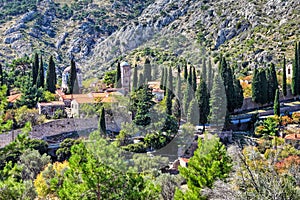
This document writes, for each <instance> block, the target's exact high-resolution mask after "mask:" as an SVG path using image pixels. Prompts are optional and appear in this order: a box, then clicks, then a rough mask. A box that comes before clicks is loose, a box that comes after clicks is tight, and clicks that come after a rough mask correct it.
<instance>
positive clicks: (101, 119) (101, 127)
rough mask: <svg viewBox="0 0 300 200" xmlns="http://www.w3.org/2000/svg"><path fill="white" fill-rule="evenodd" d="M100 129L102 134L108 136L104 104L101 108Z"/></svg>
mask: <svg viewBox="0 0 300 200" xmlns="http://www.w3.org/2000/svg"><path fill="white" fill-rule="evenodd" d="M98 130H99V133H100V135H102V136H106V122H105V110H104V107H103V106H102V107H101V110H100V116H99V124H98Z"/></svg>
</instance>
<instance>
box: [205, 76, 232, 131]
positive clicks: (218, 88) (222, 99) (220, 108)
mask: <svg viewBox="0 0 300 200" xmlns="http://www.w3.org/2000/svg"><path fill="white" fill-rule="evenodd" d="M227 101H228V100H227V99H226V92H225V87H224V84H223V81H222V78H221V76H219V75H218V74H216V75H215V78H214V82H213V88H212V91H211V97H210V102H209V107H210V114H209V119H210V123H211V124H214V125H216V126H220V127H221V128H222V127H223V126H224V123H225V117H226V113H227V108H226V105H227Z"/></svg>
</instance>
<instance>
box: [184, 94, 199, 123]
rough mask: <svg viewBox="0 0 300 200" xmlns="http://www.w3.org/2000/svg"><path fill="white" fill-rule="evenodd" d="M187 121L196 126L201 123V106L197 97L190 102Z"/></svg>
mask: <svg viewBox="0 0 300 200" xmlns="http://www.w3.org/2000/svg"><path fill="white" fill-rule="evenodd" d="M187 122H189V123H191V124H193V125H194V126H196V125H198V123H199V107H198V103H197V100H196V99H195V98H194V99H193V100H192V101H191V102H190V104H189V109H188V115H187Z"/></svg>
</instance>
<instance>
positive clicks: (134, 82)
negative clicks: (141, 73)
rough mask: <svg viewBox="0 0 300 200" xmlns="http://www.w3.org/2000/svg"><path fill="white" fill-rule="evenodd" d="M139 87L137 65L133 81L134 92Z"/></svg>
mask: <svg viewBox="0 0 300 200" xmlns="http://www.w3.org/2000/svg"><path fill="white" fill-rule="evenodd" d="M137 85H138V74H137V65H136V64H135V66H134V69H133V80H132V90H131V91H134V90H136V89H137Z"/></svg>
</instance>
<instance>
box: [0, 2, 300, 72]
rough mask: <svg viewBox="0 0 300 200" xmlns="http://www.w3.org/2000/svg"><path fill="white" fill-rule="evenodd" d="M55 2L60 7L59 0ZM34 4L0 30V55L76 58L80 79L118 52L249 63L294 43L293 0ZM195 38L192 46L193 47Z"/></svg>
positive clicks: (298, 14)
mask: <svg viewBox="0 0 300 200" xmlns="http://www.w3.org/2000/svg"><path fill="white" fill-rule="evenodd" d="M57 2H60V3H57ZM57 2H54V1H51V0H48V1H46V0H45V1H40V2H39V3H37V4H36V9H34V8H32V9H33V11H28V12H26V13H25V14H16V15H14V16H11V17H10V18H8V19H5V20H4V21H3V22H2V23H1V25H0V31H1V33H2V35H1V37H2V38H3V39H2V43H0V47H1V48H0V49H1V54H0V56H1V58H3V60H11V59H13V58H15V57H20V56H22V55H23V54H24V53H27V54H31V52H32V51H33V50H35V49H40V50H41V51H42V52H44V54H46V55H49V54H53V55H55V57H56V60H57V63H58V64H59V65H60V66H61V67H64V66H65V65H67V64H68V63H69V59H70V57H72V56H74V57H75V59H76V60H77V63H78V64H79V65H80V66H81V67H82V68H83V71H84V72H85V76H86V77H92V76H99V75H100V74H102V72H103V71H104V70H106V69H107V67H108V66H109V62H110V61H111V60H112V59H113V58H116V57H117V56H119V55H125V54H127V53H129V52H130V51H132V50H134V49H136V48H139V47H143V46H153V47H160V48H163V49H166V50H169V51H171V52H173V53H175V54H177V55H182V56H185V57H187V59H188V60H189V61H190V62H192V63H194V64H197V63H199V58H201V54H203V53H205V52H209V53H210V54H211V55H212V56H216V55H218V54H219V52H223V53H224V54H225V55H226V56H229V55H230V59H231V60H232V61H233V62H237V63H241V64H240V65H242V66H254V65H257V64H264V63H266V62H269V61H274V62H276V63H279V62H280V59H281V57H282V55H283V54H286V56H287V58H288V59H291V58H292V51H293V45H294V41H296V40H299V39H300V31H299V30H300V29H299V28H300V2H299V1H298V0H257V1H253V0H248V1H244V0H202V1H199V0H182V1H177V0H156V1H154V0H153V1H151V0H149V1H142V0H140V1H138V0H119V1H117V0H115V1H99V0H98V1H91V0H90V1H78V2H79V3H76V4H75V3H72V1H71V2H69V1H66V2H67V3H68V4H64V3H61V2H62V1H57ZM197 41H198V42H197Z"/></svg>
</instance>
